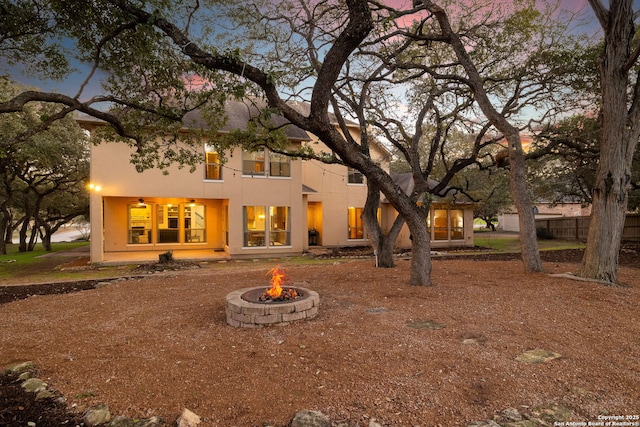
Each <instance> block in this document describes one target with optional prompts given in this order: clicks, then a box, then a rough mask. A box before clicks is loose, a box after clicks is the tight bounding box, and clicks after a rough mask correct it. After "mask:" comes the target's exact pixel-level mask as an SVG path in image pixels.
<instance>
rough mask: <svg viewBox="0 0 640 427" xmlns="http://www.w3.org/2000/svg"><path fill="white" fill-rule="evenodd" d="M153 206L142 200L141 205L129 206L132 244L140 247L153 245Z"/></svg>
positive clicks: (130, 241)
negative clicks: (146, 244)
mask: <svg viewBox="0 0 640 427" xmlns="http://www.w3.org/2000/svg"><path fill="white" fill-rule="evenodd" d="M152 227H153V224H152V221H151V206H150V205H147V204H145V203H144V201H143V200H140V202H139V203H136V204H133V205H129V227H128V229H129V238H128V239H127V241H128V242H129V243H130V244H133V245H138V244H144V243H151V230H152Z"/></svg>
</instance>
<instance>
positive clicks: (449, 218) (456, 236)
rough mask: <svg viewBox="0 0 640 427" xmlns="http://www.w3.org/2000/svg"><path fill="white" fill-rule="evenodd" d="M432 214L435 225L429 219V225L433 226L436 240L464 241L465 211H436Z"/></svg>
mask: <svg viewBox="0 0 640 427" xmlns="http://www.w3.org/2000/svg"><path fill="white" fill-rule="evenodd" d="M432 212H433V223H431V221H430V219H427V221H428V222H427V225H428V226H431V225H433V239H434V240H463V239H464V211H463V210H462V209H451V210H449V209H434V210H433V211H432ZM430 217H431V216H429V218H430Z"/></svg>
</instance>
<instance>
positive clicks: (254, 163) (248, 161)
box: [242, 150, 265, 176]
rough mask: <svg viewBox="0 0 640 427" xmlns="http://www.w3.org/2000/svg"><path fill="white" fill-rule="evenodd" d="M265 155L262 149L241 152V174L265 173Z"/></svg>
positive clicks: (260, 174)
mask: <svg viewBox="0 0 640 427" xmlns="http://www.w3.org/2000/svg"><path fill="white" fill-rule="evenodd" d="M264 162H265V155H264V150H258V151H243V152H242V174H243V175H257V176H264V175H265V168H264Z"/></svg>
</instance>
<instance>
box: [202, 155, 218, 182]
mask: <svg viewBox="0 0 640 427" xmlns="http://www.w3.org/2000/svg"><path fill="white" fill-rule="evenodd" d="M204 177H205V179H215V180H221V179H222V164H221V163H220V155H219V154H218V153H216V152H213V151H207V152H206V153H205V176H204Z"/></svg>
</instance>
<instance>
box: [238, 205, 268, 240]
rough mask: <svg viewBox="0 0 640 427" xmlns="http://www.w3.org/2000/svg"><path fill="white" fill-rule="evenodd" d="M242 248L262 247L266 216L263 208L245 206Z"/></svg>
mask: <svg viewBox="0 0 640 427" xmlns="http://www.w3.org/2000/svg"><path fill="white" fill-rule="evenodd" d="M243 217H244V218H243V222H244V243H243V246H245V247H249V246H264V245H265V232H266V224H267V216H266V214H265V208H264V206H245V207H244V212H243Z"/></svg>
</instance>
